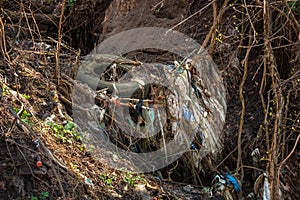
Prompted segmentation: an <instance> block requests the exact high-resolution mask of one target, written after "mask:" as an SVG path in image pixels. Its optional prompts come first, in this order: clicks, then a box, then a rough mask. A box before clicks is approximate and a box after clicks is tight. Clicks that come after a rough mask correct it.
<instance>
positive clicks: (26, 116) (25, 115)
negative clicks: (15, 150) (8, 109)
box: [13, 108, 34, 126]
mask: <svg viewBox="0 0 300 200" xmlns="http://www.w3.org/2000/svg"><path fill="white" fill-rule="evenodd" d="M13 110H14V111H15V113H18V112H19V111H20V109H19V108H13ZM30 117H31V114H30V113H29V112H28V111H27V110H23V112H22V113H21V116H20V118H21V119H22V121H23V122H24V123H26V124H28V125H29V126H33V125H34V123H33V122H32V121H30V119H29V118H30Z"/></svg>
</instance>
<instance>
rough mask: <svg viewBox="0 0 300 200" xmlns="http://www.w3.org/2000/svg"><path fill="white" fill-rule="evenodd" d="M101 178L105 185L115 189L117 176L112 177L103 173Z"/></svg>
mask: <svg viewBox="0 0 300 200" xmlns="http://www.w3.org/2000/svg"><path fill="white" fill-rule="evenodd" d="M99 178H100V179H101V180H102V181H104V182H105V184H106V185H107V186H109V187H114V186H113V183H114V181H115V180H116V176H114V175H112V176H110V175H108V174H107V173H103V174H100V175H99Z"/></svg>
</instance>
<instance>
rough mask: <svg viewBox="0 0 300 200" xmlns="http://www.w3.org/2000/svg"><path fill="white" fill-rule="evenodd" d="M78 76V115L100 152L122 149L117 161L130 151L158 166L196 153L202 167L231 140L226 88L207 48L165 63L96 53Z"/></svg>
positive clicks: (134, 159) (142, 162)
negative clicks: (226, 137)
mask: <svg viewBox="0 0 300 200" xmlns="http://www.w3.org/2000/svg"><path fill="white" fill-rule="evenodd" d="M76 80H77V81H76V82H75V86H74V91H73V104H74V105H73V117H74V121H75V123H76V124H78V125H79V127H80V128H81V131H82V132H85V134H84V138H85V141H86V144H87V145H91V146H93V147H95V149H96V150H98V151H95V152H97V156H99V158H100V157H101V158H103V160H105V158H104V157H103V154H105V153H103V152H105V151H107V150H109V151H113V152H114V153H112V155H111V156H110V157H111V158H112V160H111V161H110V164H111V165H114V166H118V164H117V163H118V161H117V160H118V159H121V158H123V159H124V160H126V161H129V163H130V162H131V163H133V165H134V167H136V168H137V169H139V170H143V171H151V170H153V169H157V168H160V167H161V166H162V163H165V164H169V163H170V162H172V161H174V160H175V159H178V158H179V157H180V156H181V155H182V153H184V152H190V153H191V154H192V156H191V157H192V159H191V160H192V164H193V165H194V166H195V167H196V168H201V166H200V161H201V159H202V158H204V157H206V156H207V155H210V156H212V157H213V156H215V155H216V154H217V153H218V152H220V150H221V149H222V147H223V145H222V135H221V131H222V128H223V124H224V122H225V112H226V95H225V88H224V86H223V84H222V80H221V77H220V76H219V74H218V71H217V67H216V66H215V64H214V63H213V61H212V60H211V59H210V57H209V56H208V55H207V54H205V53H203V55H201V56H200V57H198V59H197V60H196V61H195V62H193V64H192V60H191V59H185V60H183V61H182V62H178V61H174V62H173V63H170V64H157V63H141V62H138V61H133V60H129V59H126V58H123V57H119V56H114V55H105V54H100V55H92V56H90V57H89V58H87V59H86V60H85V61H84V62H82V64H81V66H80V68H79V70H78V75H77V78H76ZM100 149H101V150H100ZM153 152H155V153H153ZM116 156H117V157H116ZM117 158H118V159H117ZM106 160H107V159H106ZM124 160H122V165H120V166H122V168H124ZM149 160H150V161H151V162H150V161H149ZM120 162H121V161H120ZM137 165H138V166H137Z"/></svg>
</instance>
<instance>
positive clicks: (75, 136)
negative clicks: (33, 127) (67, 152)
mask: <svg viewBox="0 0 300 200" xmlns="http://www.w3.org/2000/svg"><path fill="white" fill-rule="evenodd" d="M47 125H48V126H49V127H50V129H51V130H52V131H53V132H54V133H55V137H56V138H58V139H60V140H61V141H62V142H63V143H65V142H68V143H70V144H72V143H73V141H78V142H81V141H82V134H81V133H80V132H78V131H77V129H76V126H75V124H74V123H73V122H70V121H69V122H67V123H66V124H65V125H64V126H62V125H59V124H57V123H55V122H48V123H47Z"/></svg>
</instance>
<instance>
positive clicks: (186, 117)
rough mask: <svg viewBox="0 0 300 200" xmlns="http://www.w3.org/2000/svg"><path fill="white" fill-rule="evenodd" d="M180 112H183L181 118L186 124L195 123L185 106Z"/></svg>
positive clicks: (190, 112) (191, 113)
mask: <svg viewBox="0 0 300 200" xmlns="http://www.w3.org/2000/svg"><path fill="white" fill-rule="evenodd" d="M182 111H183V117H184V119H185V120H186V121H187V122H190V121H195V118H194V115H193V112H192V111H191V110H190V109H188V108H187V107H186V106H185V105H184V106H182Z"/></svg>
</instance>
